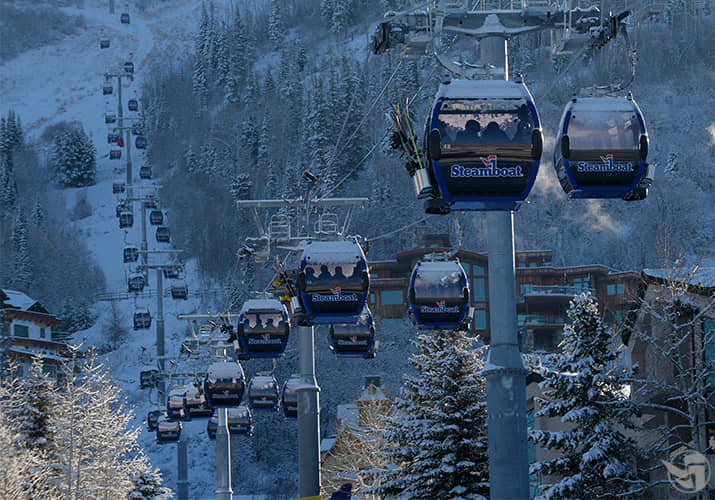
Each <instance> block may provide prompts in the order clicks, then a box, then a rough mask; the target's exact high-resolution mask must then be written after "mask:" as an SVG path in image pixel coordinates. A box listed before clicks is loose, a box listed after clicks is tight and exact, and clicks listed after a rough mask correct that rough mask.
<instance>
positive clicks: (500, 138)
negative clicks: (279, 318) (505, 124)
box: [482, 121, 509, 142]
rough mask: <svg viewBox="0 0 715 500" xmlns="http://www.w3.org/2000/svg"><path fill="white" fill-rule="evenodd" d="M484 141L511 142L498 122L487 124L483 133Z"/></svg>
mask: <svg viewBox="0 0 715 500" xmlns="http://www.w3.org/2000/svg"><path fill="white" fill-rule="evenodd" d="M482 141H484V142H509V136H508V135H506V133H505V132H504V131H503V130H502V129H501V128H500V127H499V124H498V123H497V122H494V121H492V122H489V123H487V126H486V128H485V129H484V132H482Z"/></svg>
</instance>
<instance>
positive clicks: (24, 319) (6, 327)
mask: <svg viewBox="0 0 715 500" xmlns="http://www.w3.org/2000/svg"><path fill="white" fill-rule="evenodd" d="M59 324H60V320H59V319H58V318H57V317H56V316H54V315H53V314H51V313H50V312H49V311H47V309H45V308H44V306H43V305H42V304H40V303H39V302H37V301H36V300H34V299H32V298H30V297H28V296H27V295H25V294H24V293H23V292H19V291H16V290H8V289H0V344H1V346H0V351H1V352H4V353H5V355H6V356H7V361H9V362H12V363H14V364H15V365H16V367H17V369H18V375H19V376H22V375H23V374H26V373H29V372H30V367H31V365H32V360H33V358H40V359H41V360H42V362H43V364H44V370H45V371H46V372H47V373H50V374H51V375H52V376H53V377H55V378H56V376H57V373H58V369H59V367H60V366H62V365H63V364H64V363H66V362H67V361H69V360H70V359H71V358H72V353H71V351H70V348H69V346H68V345H67V344H66V343H65V342H63V341H62V340H61V339H65V338H67V334H66V333H64V332H59V331H56V330H55V328H56V327H57V326H58V325H59Z"/></svg>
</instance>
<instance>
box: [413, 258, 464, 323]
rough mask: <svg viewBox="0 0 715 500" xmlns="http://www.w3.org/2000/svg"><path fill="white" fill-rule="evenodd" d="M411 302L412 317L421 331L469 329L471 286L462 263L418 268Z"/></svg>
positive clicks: (419, 266)
mask: <svg viewBox="0 0 715 500" xmlns="http://www.w3.org/2000/svg"><path fill="white" fill-rule="evenodd" d="M408 298H409V299H408V300H409V311H410V316H411V318H412V320H413V321H414V323H415V325H416V326H417V327H418V328H422V329H430V330H467V329H468V326H469V325H468V314H467V313H468V311H469V286H468V284H467V274H466V273H465V272H464V269H463V268H462V266H461V265H460V264H459V262H458V261H456V260H455V261H435V262H418V263H417V264H415V267H414V268H413V269H412V275H411V277H410V285H409V290H408Z"/></svg>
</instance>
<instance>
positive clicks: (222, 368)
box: [204, 362, 246, 408]
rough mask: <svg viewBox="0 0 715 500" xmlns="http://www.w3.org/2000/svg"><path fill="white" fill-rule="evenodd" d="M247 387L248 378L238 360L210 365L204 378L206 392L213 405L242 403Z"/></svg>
mask: <svg viewBox="0 0 715 500" xmlns="http://www.w3.org/2000/svg"><path fill="white" fill-rule="evenodd" d="M245 389H246V378H245V376H244V374H243V368H241V365H239V364H238V363H236V362H216V363H212V364H210V365H209V367H208V370H207V372H206V378H205V379H204V394H206V399H207V401H208V402H209V404H210V405H211V406H212V407H214V408H217V407H224V406H225V407H231V406H238V405H240V404H241V399H242V398H243V392H244V390H245Z"/></svg>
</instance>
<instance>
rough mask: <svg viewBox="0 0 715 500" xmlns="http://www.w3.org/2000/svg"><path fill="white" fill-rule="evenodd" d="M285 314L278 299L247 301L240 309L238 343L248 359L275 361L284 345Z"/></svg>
mask: <svg viewBox="0 0 715 500" xmlns="http://www.w3.org/2000/svg"><path fill="white" fill-rule="evenodd" d="M289 334H290V322H289V318H288V311H287V310H286V308H285V306H284V305H283V304H282V303H281V302H280V301H279V300H278V299H249V300H247V301H246V302H245V303H244V304H243V307H242V308H241V314H240V316H239V322H238V342H239V344H240V346H241V350H242V351H243V353H244V354H246V355H247V356H248V357H249V358H276V357H279V356H281V355H282V354H283V351H284V350H285V348H286V345H287V344H288V335H289Z"/></svg>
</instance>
